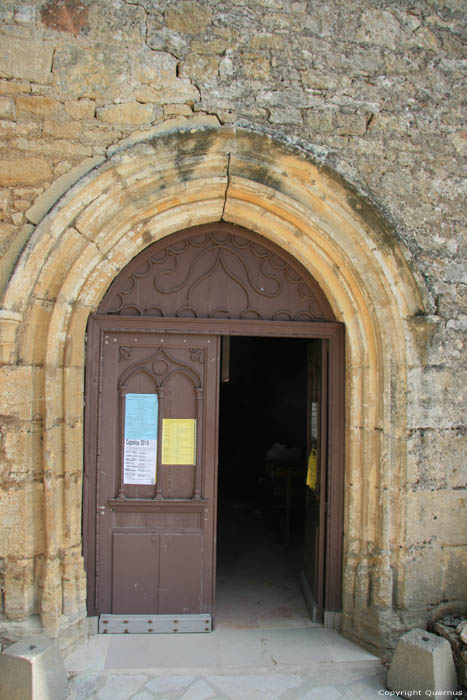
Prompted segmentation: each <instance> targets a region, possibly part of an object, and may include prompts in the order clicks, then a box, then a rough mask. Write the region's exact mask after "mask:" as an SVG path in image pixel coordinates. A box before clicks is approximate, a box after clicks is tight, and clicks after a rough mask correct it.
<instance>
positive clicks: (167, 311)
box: [99, 223, 334, 321]
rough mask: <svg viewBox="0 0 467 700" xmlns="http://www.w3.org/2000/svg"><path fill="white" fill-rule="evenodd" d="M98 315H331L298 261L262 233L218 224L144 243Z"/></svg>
mask: <svg viewBox="0 0 467 700" xmlns="http://www.w3.org/2000/svg"><path fill="white" fill-rule="evenodd" d="M148 302H149V303H148ZM99 313H106V314H116V315H121V316H139V317H141V316H153V317H161V316H162V317H171V318H227V319H253V320H273V321H330V320H331V321H332V320H334V315H333V313H332V310H331V308H330V306H329V303H328V301H327V299H326V298H325V296H324V294H323V292H322V291H321V289H320V287H319V285H318V284H317V283H316V282H315V280H313V279H311V278H310V276H309V274H308V273H307V272H306V271H305V270H302V269H301V266H300V264H299V263H297V261H296V260H294V259H293V258H291V257H290V256H288V254H287V253H285V251H283V250H282V249H280V248H278V247H277V246H275V245H274V244H273V243H271V242H270V241H267V240H266V239H264V238H262V237H261V236H258V235H255V234H253V233H252V232H250V231H246V230H245V229H242V228H240V227H238V226H232V225H230V224H221V223H220V224H209V225H207V226H199V227H196V228H192V229H187V230H185V231H182V232H180V233H177V234H174V235H172V236H169V237H168V238H166V239H164V240H162V241H159V242H157V243H154V244H153V245H151V246H149V248H147V249H146V251H144V252H143V253H140V254H139V255H138V257H137V258H136V259H135V260H134V261H133V262H132V263H130V264H129V265H128V266H127V267H126V268H125V270H124V271H123V272H122V273H121V274H120V275H119V276H118V277H117V279H116V280H115V282H114V283H113V284H112V286H111V287H110V289H109V291H108V292H107V294H106V295H105V297H104V299H103V301H102V303H101V305H100V307H99Z"/></svg>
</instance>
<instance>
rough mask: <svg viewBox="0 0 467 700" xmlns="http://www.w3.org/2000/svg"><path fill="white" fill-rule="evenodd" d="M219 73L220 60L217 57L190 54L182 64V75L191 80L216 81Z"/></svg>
mask: <svg viewBox="0 0 467 700" xmlns="http://www.w3.org/2000/svg"><path fill="white" fill-rule="evenodd" d="M218 72H219V59H218V58H217V57H216V56H197V55H196V54H189V55H188V56H187V58H186V59H185V60H184V61H183V62H182V63H181V70H180V75H181V77H182V78H188V79H189V80H193V81H194V82H197V81H200V80H202V81H204V80H214V79H215V78H216V77H217V74H218Z"/></svg>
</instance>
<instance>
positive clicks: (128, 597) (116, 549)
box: [112, 532, 159, 614]
mask: <svg viewBox="0 0 467 700" xmlns="http://www.w3.org/2000/svg"><path fill="white" fill-rule="evenodd" d="M141 559H143V560H144V562H145V566H144V569H143V570H141V569H139V567H140V561H141ZM112 562H113V567H112V610H113V612H114V613H127V614H137V613H145V612H148V611H151V610H155V609H156V607H157V597H158V576H157V573H158V562H159V536H158V535H155V534H154V533H151V532H141V533H138V532H130V533H125V532H114V533H113V547H112ZM138 570H139V575H138V577H135V576H134V572H135V571H138ZM135 593H136V595H135Z"/></svg>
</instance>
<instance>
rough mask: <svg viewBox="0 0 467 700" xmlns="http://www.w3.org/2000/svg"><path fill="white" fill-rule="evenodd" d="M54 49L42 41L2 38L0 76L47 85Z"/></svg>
mask: <svg viewBox="0 0 467 700" xmlns="http://www.w3.org/2000/svg"><path fill="white" fill-rule="evenodd" d="M53 51H54V47H53V46H51V45H48V44H46V43H45V42H42V41H31V40H28V41H22V40H21V39H16V38H10V37H5V36H3V37H2V51H1V52H0V74H1V75H2V76H3V77H5V78H19V79H20V80H33V81H35V82H37V83H47V82H48V81H49V80H50V78H51V69H52V58H53Z"/></svg>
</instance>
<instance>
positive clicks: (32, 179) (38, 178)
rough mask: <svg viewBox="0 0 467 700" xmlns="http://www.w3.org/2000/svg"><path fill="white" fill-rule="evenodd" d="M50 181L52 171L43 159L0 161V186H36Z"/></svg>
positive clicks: (29, 158) (28, 158) (30, 158)
mask: <svg viewBox="0 0 467 700" xmlns="http://www.w3.org/2000/svg"><path fill="white" fill-rule="evenodd" d="M51 179H52V170H51V168H50V165H49V163H48V161H47V160H46V159H45V158H37V157H27V158H9V159H7V160H3V159H2V160H0V185H4V186H6V187H8V186H10V185H37V184H39V183H41V182H44V181H47V180H51Z"/></svg>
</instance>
